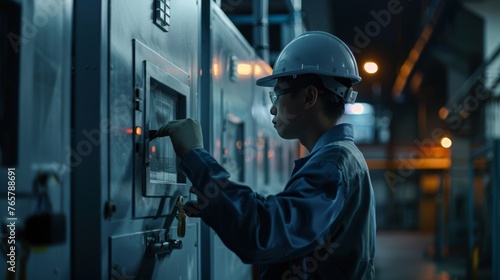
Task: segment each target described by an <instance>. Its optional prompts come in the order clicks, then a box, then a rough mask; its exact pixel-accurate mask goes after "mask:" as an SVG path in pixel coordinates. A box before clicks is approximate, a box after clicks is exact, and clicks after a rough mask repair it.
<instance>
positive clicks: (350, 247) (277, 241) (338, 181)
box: [181, 124, 376, 280]
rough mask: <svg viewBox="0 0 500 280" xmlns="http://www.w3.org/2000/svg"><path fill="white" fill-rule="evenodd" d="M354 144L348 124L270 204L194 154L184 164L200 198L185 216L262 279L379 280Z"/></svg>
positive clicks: (333, 132)
mask: <svg viewBox="0 0 500 280" xmlns="http://www.w3.org/2000/svg"><path fill="white" fill-rule="evenodd" d="M353 140H354V139H353V132H352V126H351V125H350V124H339V125H336V126H334V127H333V128H332V129H330V130H328V131H327V132H325V133H324V134H323V135H322V136H321V137H320V139H319V140H318V141H317V143H316V144H315V146H314V148H313V150H312V151H311V153H310V154H309V155H307V156H306V157H303V158H301V159H298V160H296V161H295V168H294V170H293V172H292V175H291V177H290V180H289V181H288V183H287V184H286V186H285V189H284V190H283V191H282V192H280V193H278V194H276V195H270V196H267V197H264V196H262V195H259V194H258V193H256V192H254V191H252V189H251V188H249V187H248V186H244V185H241V184H237V183H234V182H232V181H230V180H229V174H228V172H226V170H224V168H223V167H222V166H221V165H220V164H219V163H217V161H216V160H215V159H214V158H213V157H212V156H210V154H209V153H207V152H206V151H205V150H204V149H201V148H199V149H194V150H192V151H190V152H188V153H187V154H185V155H184V156H183V157H182V161H181V169H182V170H183V172H184V173H185V174H186V176H187V177H188V178H189V179H190V180H191V182H192V183H193V186H194V187H195V192H196V194H197V196H198V201H197V203H198V204H197V205H196V207H195V208H193V207H187V208H186V211H187V212H190V211H191V212H193V213H195V212H198V215H199V216H201V218H202V219H203V221H204V222H205V223H206V224H208V225H209V226H210V227H211V228H213V229H214V230H215V232H216V233H217V234H218V235H219V236H220V238H221V240H222V242H223V243H224V244H225V245H226V246H227V247H228V248H229V249H230V250H232V251H233V252H235V253H236V254H237V255H238V256H239V257H240V258H241V260H242V261H243V262H245V263H252V264H260V279H272V280H276V279H290V280H291V279H293V280H295V279H297V280H298V279H330V280H332V279H333V280H341V279H374V278H375V269H374V265H373V259H374V255H375V230H376V225H375V199H374V194H373V188H372V184H371V181H370V176H369V172H368V168H367V165H366V162H365V160H364V157H363V155H362V154H361V152H360V151H359V149H358V148H357V147H356V146H355V144H354V141H353ZM198 210H199V211H198ZM193 213H188V214H190V215H193Z"/></svg>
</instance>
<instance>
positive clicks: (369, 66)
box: [364, 61, 378, 74]
mask: <svg viewBox="0 0 500 280" xmlns="http://www.w3.org/2000/svg"><path fill="white" fill-rule="evenodd" d="M364 68H365V71H366V72H367V73H369V74H374V73H377V71H378V65H377V63H375V62H372V61H369V62H366V63H365V65H364Z"/></svg>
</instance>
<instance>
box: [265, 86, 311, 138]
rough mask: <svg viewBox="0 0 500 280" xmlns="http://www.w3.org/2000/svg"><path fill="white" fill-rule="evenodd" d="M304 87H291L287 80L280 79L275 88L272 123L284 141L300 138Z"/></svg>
mask: <svg viewBox="0 0 500 280" xmlns="http://www.w3.org/2000/svg"><path fill="white" fill-rule="evenodd" d="M303 90H304V87H291V86H290V84H289V83H288V82H287V81H286V80H285V79H278V82H277V84H276V86H275V87H274V92H275V98H276V99H275V102H274V104H273V105H272V106H271V110H270V112H271V115H273V116H274V118H273V120H272V122H273V124H274V128H275V129H276V131H277V132H278V134H279V135H280V136H281V137H282V138H284V139H296V138H298V132H299V129H300V123H299V119H300V118H299V116H300V114H301V113H302V111H303V109H301V106H300V104H301V102H300V100H301V95H300V93H301V92H302V91H303Z"/></svg>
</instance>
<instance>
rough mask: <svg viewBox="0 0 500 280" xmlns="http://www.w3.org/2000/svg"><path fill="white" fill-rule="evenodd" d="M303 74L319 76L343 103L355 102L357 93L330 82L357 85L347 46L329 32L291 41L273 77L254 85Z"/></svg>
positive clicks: (268, 83)
mask: <svg viewBox="0 0 500 280" xmlns="http://www.w3.org/2000/svg"><path fill="white" fill-rule="evenodd" d="M302 74H316V75H319V77H320V78H321V80H322V81H323V85H324V86H325V87H326V88H327V89H329V90H331V91H332V92H334V93H335V94H337V95H339V96H340V97H342V98H343V99H344V101H345V102H349V103H354V100H356V95H357V92H356V91H353V90H352V88H350V87H349V88H347V87H346V86H344V85H342V84H340V83H339V82H337V81H336V80H335V79H333V77H338V78H347V79H349V80H350V81H351V83H352V84H356V83H358V82H360V81H361V77H360V76H359V72H358V66H357V64H356V59H355V58H354V55H353V54H352V52H351V50H350V49H349V47H348V46H347V45H346V44H345V43H344V42H342V41H341V40H340V39H339V38H337V37H336V36H334V35H332V34H330V33H327V32H322V31H309V32H305V33H302V34H301V35H299V36H298V37H297V38H295V39H293V40H292V41H291V42H290V43H288V45H286V46H285V48H284V49H283V50H282V51H281V53H280V54H279V56H278V58H277V59H276V62H275V63H274V67H273V74H272V75H270V76H267V77H264V78H261V79H258V80H257V81H256V83H257V85H259V86H268V87H274V86H275V85H276V79H277V78H280V77H286V76H296V75H302Z"/></svg>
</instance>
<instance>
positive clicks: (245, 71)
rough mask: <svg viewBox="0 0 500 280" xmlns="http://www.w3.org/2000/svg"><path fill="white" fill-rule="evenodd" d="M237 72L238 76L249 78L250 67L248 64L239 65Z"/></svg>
mask: <svg viewBox="0 0 500 280" xmlns="http://www.w3.org/2000/svg"><path fill="white" fill-rule="evenodd" d="M237 71H238V75H241V76H249V75H251V74H252V65H250V64H248V63H239V64H238V69H237Z"/></svg>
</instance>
